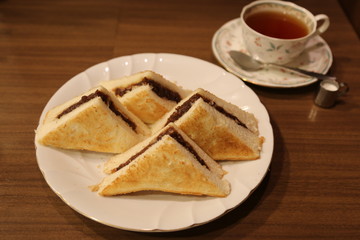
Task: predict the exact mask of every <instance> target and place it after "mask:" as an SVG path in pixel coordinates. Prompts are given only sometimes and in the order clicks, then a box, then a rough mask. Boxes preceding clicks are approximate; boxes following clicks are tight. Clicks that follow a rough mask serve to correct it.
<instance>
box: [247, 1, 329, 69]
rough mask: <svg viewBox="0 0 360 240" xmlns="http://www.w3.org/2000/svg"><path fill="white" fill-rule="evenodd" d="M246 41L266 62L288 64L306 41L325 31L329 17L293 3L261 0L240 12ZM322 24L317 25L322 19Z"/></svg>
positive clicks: (257, 57)
mask: <svg viewBox="0 0 360 240" xmlns="http://www.w3.org/2000/svg"><path fill="white" fill-rule="evenodd" d="M240 19H241V26H242V35H243V41H244V43H245V46H246V48H247V50H248V51H249V53H250V54H251V55H252V57H254V58H255V59H257V60H260V61H262V62H266V63H276V64H286V63H288V62H290V61H292V60H293V59H295V58H296V57H298V56H299V55H300V54H301V53H302V52H303V51H304V50H305V46H306V43H307V42H308V41H309V40H310V39H311V38H312V37H314V36H316V35H318V34H322V33H323V32H325V31H326V30H327V29H328V27H329V25H330V20H329V18H328V16H326V15H324V14H319V15H316V16H314V15H313V14H312V13H310V12H309V11H308V10H306V9H305V8H303V7H300V6H298V5H296V4H294V3H291V2H286V1H278V0H273V1H271V0H269V1H267V0H260V1H255V2H252V3H250V4H249V5H246V6H245V7H244V8H243V10H242V12H241V15H240ZM320 21H321V22H322V24H318V23H319V22H320Z"/></svg>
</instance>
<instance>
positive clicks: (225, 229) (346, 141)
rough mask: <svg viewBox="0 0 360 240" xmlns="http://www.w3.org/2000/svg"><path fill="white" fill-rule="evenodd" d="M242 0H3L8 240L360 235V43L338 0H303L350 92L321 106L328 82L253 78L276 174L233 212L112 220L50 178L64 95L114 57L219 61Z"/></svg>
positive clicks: (3, 193) (0, 68)
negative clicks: (56, 100)
mask: <svg viewBox="0 0 360 240" xmlns="http://www.w3.org/2000/svg"><path fill="white" fill-rule="evenodd" d="M249 2H250V1H241V0H237V1H234V0H224V1H222V0H209V1H205V0H200V1H198V0H191V1H190V0H181V1H166V0H152V1H146V0H142V1H141V0H134V1H130V0H122V1H116V0H105V1H102V0H86V1H85V0H84V1H78V0H61V1H60V0H56V1H55V0H54V1H45V0H31V1H28V0H1V1H0V96H1V97H0V111H1V112H0V114H1V115H0V132H1V134H0V239H157V238H159V239H183V238H187V239H294V238H296V239H359V238H360V230H359V229H360V204H359V199H360V174H359V169H360V154H359V153H360V151H359V146H360V144H359V143H360V127H359V123H360V107H359V104H360V97H359V95H360V90H359V88H360V44H359V43H360V42H359V38H358V36H357V35H356V32H355V31H354V29H353V28H352V25H351V24H350V22H349V21H348V18H347V17H346V15H345V13H344V12H343V10H342V9H341V7H340V4H339V3H338V2H337V1H336V0H329V1H313V0H297V1H293V2H295V3H297V4H299V5H302V6H303V7H305V8H307V9H309V10H310V11H311V12H312V13H314V14H320V13H324V14H327V15H328V16H329V17H330V20H331V25H330V28H329V29H328V31H327V32H325V33H324V34H323V35H322V37H323V38H324V39H325V40H326V42H327V43H328V44H329V46H330V48H331V50H332V53H333V57H334V62H333V65H332V66H331V69H330V72H329V73H330V74H332V75H335V76H336V77H337V78H338V79H339V80H340V81H344V82H347V83H348V84H349V86H350V92H349V93H348V94H347V95H346V96H344V97H342V98H341V99H340V101H339V102H338V103H337V104H336V106H335V107H333V108H330V109H323V108H319V107H317V106H315V105H314V104H313V98H314V93H315V91H316V89H317V86H318V84H317V83H315V84H312V85H310V86H307V87H301V88H296V89H270V88H265V87H260V86H256V85H252V84H248V86H249V87H251V88H252V89H253V90H254V91H255V92H256V94H257V95H258V96H259V98H260V100H261V101H262V103H263V104H264V105H265V107H266V108H267V110H268V112H269V114H270V117H271V123H272V126H273V129H274V138H275V147H274V154H273V159H272V165H271V171H270V172H269V174H268V175H267V176H266V178H265V179H264V181H263V182H262V183H261V185H260V186H259V188H258V189H257V190H256V191H255V192H254V193H253V194H252V195H251V196H250V197H249V198H248V199H247V200H246V201H245V202H244V203H243V204H242V205H240V206H239V207H237V208H236V209H234V210H233V211H231V212H229V213H228V214H226V215H225V216H223V217H221V218H219V219H217V220H215V221H213V222H211V223H208V224H206V225H203V226H199V227H196V228H192V229H188V230H184V231H179V232H173V233H136V232H130V231H125V230H119V229H115V228H112V227H108V226H105V225H102V224H100V223H97V222H95V221H93V220H90V219H88V218H86V217H84V216H82V215H80V214H78V213H77V212H75V211H74V210H72V209H71V208H70V207H68V206H67V205H66V204H65V203H64V202H63V201H62V200H61V199H60V198H59V197H58V196H57V195H56V194H55V193H54V192H52V190H51V189H50V188H49V186H48V185H47V184H46V182H45V180H44V178H43V176H42V174H41V172H40V170H39V168H38V165H37V161H36V156H35V148H34V129H35V128H36V127H37V124H38V121H39V117H40V114H41V112H42V110H43V108H44V106H45V104H46V103H47V101H48V100H49V99H50V97H51V96H52V95H53V94H54V93H55V91H56V90H57V89H58V88H59V87H60V86H62V85H63V84H64V83H65V82H66V81H67V80H69V79H70V78H71V77H73V76H75V75H76V74H77V73H79V72H82V71H84V70H85V69H87V68H88V67H90V66H92V65H95V64H97V63H99V62H103V61H106V60H108V59H111V58H114V57H118V56H123V55H129V54H135V53H146V52H151V53H158V52H167V53H175V54H182V55H188V56H193V57H196V58H200V59H203V60H206V61H209V62H211V63H214V64H218V63H217V61H216V59H215V57H214V55H213V53H212V50H211V39H212V36H213V34H214V33H215V32H216V30H217V29H218V28H219V27H221V26H222V25H223V24H224V23H225V22H227V21H229V20H232V19H234V18H237V17H238V16H239V14H240V11H241V9H242V7H243V6H244V5H246V4H247V3H249Z"/></svg>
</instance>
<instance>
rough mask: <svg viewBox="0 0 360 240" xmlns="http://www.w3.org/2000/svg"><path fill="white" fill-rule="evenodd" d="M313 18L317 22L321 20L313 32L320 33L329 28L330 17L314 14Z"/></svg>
mask: <svg viewBox="0 0 360 240" xmlns="http://www.w3.org/2000/svg"><path fill="white" fill-rule="evenodd" d="M315 20H316V22H317V23H319V21H323V22H322V24H321V25H318V26H317V29H316V32H315V34H322V33H324V32H325V31H326V30H327V29H328V28H329V25H330V19H329V17H328V16H326V15H325V14H319V15H316V16H315Z"/></svg>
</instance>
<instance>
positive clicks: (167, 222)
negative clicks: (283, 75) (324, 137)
mask: <svg viewBox="0 0 360 240" xmlns="http://www.w3.org/2000/svg"><path fill="white" fill-rule="evenodd" d="M143 70H153V71H155V72H157V73H160V74H162V75H163V76H164V77H165V78H167V79H169V80H171V81H174V82H176V83H177V84H179V85H181V86H183V87H184V88H187V89H196V88H204V89H206V90H208V91H211V92H213V93H214V94H216V95H217V96H219V97H221V98H223V99H225V100H227V101H229V102H232V103H234V104H236V105H238V106H239V107H240V108H242V109H244V110H246V111H249V112H252V113H254V115H255V116H256V117H257V119H258V120H259V131H260V134H261V135H262V136H264V137H265V142H264V144H263V149H262V152H261V158H260V159H258V160H254V161H241V162H222V163H221V164H222V165H223V168H224V169H225V170H226V171H228V174H227V175H225V178H226V179H227V180H228V181H230V183H231V188H232V191H231V194H230V195H229V196H227V197H225V198H215V197H198V196H183V195H176V194H168V193H160V192H139V193H136V194H130V195H122V196H115V197H102V196H99V195H98V194H97V193H94V192H91V191H90V190H89V186H91V185H95V184H97V183H99V182H100V181H101V179H102V178H103V177H104V176H105V175H104V173H103V172H102V166H103V164H104V162H105V161H106V160H107V159H108V158H109V157H110V154H101V153H93V152H85V151H71V150H62V149H56V148H50V147H45V146H42V145H39V144H38V143H35V145H36V156H37V161H38V165H39V167H40V169H41V172H42V173H43V175H44V178H45V180H46V182H47V183H48V185H49V186H50V187H51V189H52V190H53V191H54V192H55V193H56V194H57V195H58V196H59V197H60V198H61V199H62V200H63V201H64V202H65V203H66V204H68V205H69V206H70V207H71V208H73V209H74V210H76V211H77V212H79V213H81V214H83V215H84V216H86V217H88V218H90V219H93V220H95V221H98V222H100V223H102V224H105V225H109V226H112V227H116V228H121V229H126V230H132V231H176V230H181V229H186V228H189V227H193V226H197V225H200V224H204V223H207V222H209V221H211V220H213V219H215V218H218V217H219V216H221V215H223V214H224V213H226V212H228V211H229V210H231V209H233V208H234V207H236V206H238V205H239V204H240V203H241V202H243V201H244V200H245V199H246V198H247V197H248V196H249V195H250V194H251V193H252V191H253V190H254V189H255V188H256V187H257V186H258V185H259V183H260V182H261V181H262V179H263V178H264V176H265V175H266V172H267V171H268V168H269V164H270V161H271V157H272V152H273V132H272V127H271V125H270V121H269V115H268V113H267V111H266V109H265V107H264V106H263V105H262V104H261V102H260V101H259V98H258V97H257V96H256V94H255V93H254V92H253V91H252V90H251V89H250V88H248V87H247V86H246V85H245V84H244V82H242V81H241V80H240V79H239V78H237V77H235V76H234V75H233V74H231V73H228V72H227V71H225V70H224V69H222V68H220V67H218V66H216V65H213V64H211V63H208V62H205V61H203V60H200V59H196V58H192V57H187V56H181V55H175V54H153V53H149V54H136V55H131V56H123V57H119V58H115V59H112V60H109V61H107V62H103V63H100V64H97V65H95V66H93V67H91V68H89V69H87V70H86V71H84V72H82V73H80V74H78V75H76V76H75V77H73V78H72V79H70V80H69V81H68V82H66V83H65V84H64V85H63V86H62V87H61V88H60V89H59V90H58V91H57V92H56V93H55V94H54V95H53V96H52V98H51V99H50V101H49V102H48V103H47V105H46V107H45V108H44V110H43V113H42V115H41V117H40V121H42V120H43V118H44V116H45V114H46V112H47V111H48V110H49V109H51V108H52V107H54V106H56V105H59V104H62V103H64V102H65V101H67V100H69V99H71V98H73V97H75V96H77V95H80V94H82V93H84V92H85V91H87V90H89V89H90V88H92V87H94V86H96V85H98V84H99V82H100V81H104V80H110V79H116V78H120V77H122V76H124V75H130V74H133V73H136V72H139V71H143Z"/></svg>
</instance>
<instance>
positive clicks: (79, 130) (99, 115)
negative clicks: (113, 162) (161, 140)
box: [36, 86, 151, 153]
mask: <svg viewBox="0 0 360 240" xmlns="http://www.w3.org/2000/svg"><path fill="white" fill-rule="evenodd" d="M150 134H151V131H150V129H149V128H148V127H147V126H146V125H145V124H144V123H143V122H142V121H141V120H139V119H138V118H137V117H136V116H135V115H133V114H132V113H131V112H129V111H128V110H127V109H126V108H125V107H123V106H122V105H121V103H120V102H119V101H118V99H117V98H116V97H115V96H114V95H113V94H112V93H111V92H109V91H108V90H107V89H105V88H104V87H102V86H99V87H97V88H94V89H92V90H90V91H88V92H86V93H84V94H82V95H80V96H78V97H75V98H73V99H71V100H69V101H68V102H66V103H64V104H61V105H59V106H57V107H55V108H53V109H51V110H50V111H48V112H47V114H46V116H45V118H44V121H43V122H42V123H40V125H39V127H38V129H37V130H36V141H38V142H39V143H40V144H43V145H47V146H52V147H58V148H64V149H77V150H89V151H97V152H108V153H122V152H124V151H126V150H128V149H129V148H131V147H132V146H134V145H135V144H137V143H139V142H140V141H142V140H143V139H145V138H146V137H148V136H149V135H150Z"/></svg>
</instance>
